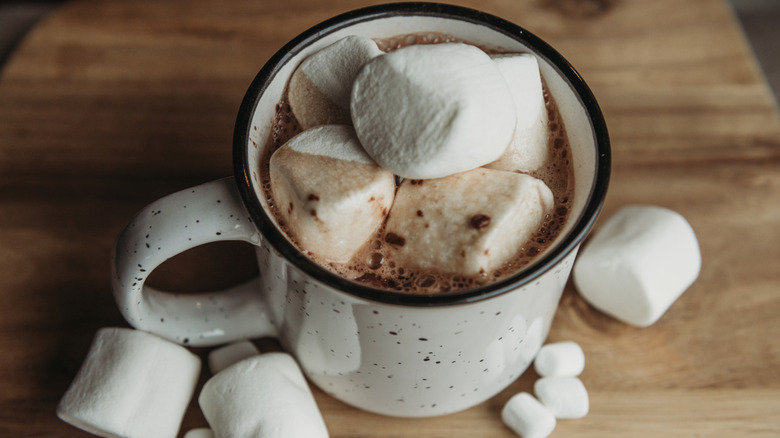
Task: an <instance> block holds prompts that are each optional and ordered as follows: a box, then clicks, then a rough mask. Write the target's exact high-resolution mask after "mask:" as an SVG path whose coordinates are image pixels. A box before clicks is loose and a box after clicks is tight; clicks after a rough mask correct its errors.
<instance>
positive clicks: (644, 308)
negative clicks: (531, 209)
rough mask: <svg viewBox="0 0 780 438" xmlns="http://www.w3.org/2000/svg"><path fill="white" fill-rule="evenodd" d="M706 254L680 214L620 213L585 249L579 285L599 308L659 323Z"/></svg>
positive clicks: (641, 208) (634, 209) (639, 209)
mask: <svg viewBox="0 0 780 438" xmlns="http://www.w3.org/2000/svg"><path fill="white" fill-rule="evenodd" d="M700 269H701V253H700V251H699V244H698V241H697V240H696V235H695V234H694V232H693V229H692V228H691V226H690V224H688V222H687V221H686V220H685V218H683V217H682V216H681V215H680V214H678V213H676V212H674V211H672V210H669V209H666V208H662V207H655V206H646V205H636V206H630V207H624V208H622V209H620V210H619V211H618V212H617V213H615V214H614V215H613V216H612V217H611V218H610V219H609V220H608V221H607V222H606V223H605V224H604V225H603V226H602V227H601V229H599V230H598V231H597V232H596V233H595V234H594V235H593V238H592V239H591V240H590V242H588V244H587V245H585V247H584V248H583V249H582V251H580V254H579V258H578V259H577V261H576V263H575V264H574V284H575V285H576V286H577V289H578V290H579V292H580V295H582V297H583V298H584V299H585V300H586V301H587V302H588V303H590V304H591V305H592V306H593V307H595V308H597V309H599V310H601V311H602V312H604V313H606V314H608V315H611V316H613V317H614V318H617V319H619V320H621V321H623V322H626V323H628V324H632V325H635V326H638V327H647V326H649V325H651V324H653V323H654V322H656V321H657V320H658V319H659V318H660V317H661V316H662V315H663V314H664V313H665V312H666V311H667V310H668V309H669V307H670V306H671V305H672V304H673V303H674V302H675V301H676V300H677V298H679V297H680V295H682V293H683V292H685V290H686V289H687V288H688V287H689V286H690V285H691V284H692V283H693V282H694V281H695V280H696V277H698V275H699V270H700Z"/></svg>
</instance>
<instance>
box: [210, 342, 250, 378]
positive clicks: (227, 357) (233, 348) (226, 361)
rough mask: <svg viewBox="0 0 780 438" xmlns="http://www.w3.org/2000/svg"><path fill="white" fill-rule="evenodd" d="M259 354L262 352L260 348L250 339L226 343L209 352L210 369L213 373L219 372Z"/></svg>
mask: <svg viewBox="0 0 780 438" xmlns="http://www.w3.org/2000/svg"><path fill="white" fill-rule="evenodd" d="M258 354H260V350H258V349H257V347H255V344H253V343H251V342H249V341H239V342H234V343H232V344H228V345H225V346H223V347H220V348H217V349H214V350H211V351H210V352H209V359H208V362H209V371H211V374H217V373H218V372H220V371H222V370H224V369H225V368H227V367H229V366H230V365H233V364H234V363H236V362H240V361H242V360H244V359H246V358H249V357H252V356H256V355H258Z"/></svg>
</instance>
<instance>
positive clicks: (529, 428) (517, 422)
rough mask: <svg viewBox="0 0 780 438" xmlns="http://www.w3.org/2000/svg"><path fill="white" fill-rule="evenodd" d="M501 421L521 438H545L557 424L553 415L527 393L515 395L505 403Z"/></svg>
mask: <svg viewBox="0 0 780 438" xmlns="http://www.w3.org/2000/svg"><path fill="white" fill-rule="evenodd" d="M501 419H502V420H503V421H504V424H506V426H507V427H508V428H510V429H512V431H513V432H515V433H516V434H518V435H520V436H521V437H522V438H546V437H548V436H549V435H550V434H551V433H552V431H553V429H555V424H556V423H557V421H556V419H555V415H553V413H552V412H550V410H549V409H547V408H546V407H545V406H544V405H543V404H542V403H541V402H539V400H537V399H536V398H534V396H532V395H531V394H529V393H527V392H521V393H519V394H515V395H514V396H512V398H510V399H509V401H508V402H506V404H505V405H504V408H503V409H502V410H501Z"/></svg>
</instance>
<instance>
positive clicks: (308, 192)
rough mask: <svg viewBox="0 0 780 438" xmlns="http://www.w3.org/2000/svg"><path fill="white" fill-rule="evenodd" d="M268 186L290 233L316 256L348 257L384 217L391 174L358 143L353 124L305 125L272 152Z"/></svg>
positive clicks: (390, 198) (392, 192) (340, 259)
mask: <svg viewBox="0 0 780 438" xmlns="http://www.w3.org/2000/svg"><path fill="white" fill-rule="evenodd" d="M270 176H271V189H272V191H273V194H274V199H275V201H276V203H277V208H278V211H279V213H280V215H281V216H282V218H283V219H284V222H285V225H286V227H287V230H288V231H289V234H291V235H292V236H293V238H294V239H296V240H297V241H298V243H299V244H300V245H301V246H302V247H303V248H306V249H307V250H308V251H309V252H311V253H313V254H314V255H316V256H319V257H322V258H324V259H326V260H327V261H332V262H347V261H349V259H350V258H351V257H352V255H353V254H354V253H355V251H357V250H358V249H359V248H360V247H361V246H362V245H363V244H364V243H365V242H366V241H368V239H369V238H371V237H372V236H373V235H374V233H375V231H376V230H377V229H378V228H379V226H380V225H381V224H382V221H384V218H385V215H386V214H387V211H388V210H389V209H390V205H391V204H392V203H393V197H394V196H395V178H394V176H393V174H392V173H390V172H388V171H387V170H384V169H382V168H381V167H379V166H378V165H377V164H376V163H374V161H373V160H371V157H369V156H368V155H367V154H366V153H365V151H363V149H362V148H361V147H360V143H358V140H357V137H355V132H354V130H353V129H352V128H351V127H349V126H345V125H327V126H320V127H317V128H313V129H310V130H307V131H304V132H302V133H300V134H298V135H296V136H295V137H293V138H292V139H290V141H288V142H287V143H286V144H285V145H284V146H282V147H281V148H279V149H278V150H277V151H276V152H274V154H273V156H272V157H271V161H270Z"/></svg>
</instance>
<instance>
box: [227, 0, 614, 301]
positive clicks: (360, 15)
mask: <svg viewBox="0 0 780 438" xmlns="http://www.w3.org/2000/svg"><path fill="white" fill-rule="evenodd" d="M399 15H409V16H435V17H441V18H452V19H458V20H461V21H467V22H472V23H475V24H480V25H483V26H486V27H489V28H491V29H492V30H494V31H497V32H499V33H502V34H505V35H507V36H509V37H510V38H513V39H515V40H517V41H519V42H521V43H524V44H525V45H528V46H530V47H533V48H534V49H535V50H536V51H537V54H539V55H541V56H543V57H545V58H546V59H547V60H548V61H549V62H550V64H551V65H552V66H553V67H554V68H555V69H556V70H557V71H558V73H559V74H560V75H561V76H562V77H563V78H564V79H565V81H566V82H567V83H568V84H569V86H570V87H571V88H572V89H573V90H574V91H575V94H576V95H577V96H578V97H579V99H580V101H581V102H582V105H583V106H584V108H585V109H586V111H587V113H588V115H589V119H590V122H591V128H592V129H593V134H594V138H595V141H596V146H597V149H598V153H597V154H596V174H595V181H594V182H593V186H592V188H591V191H590V194H589V199H588V200H587V203H586V206H585V209H584V211H583V212H582V214H581V215H580V217H579V218H578V219H577V222H576V223H575V224H574V226H573V227H572V229H571V230H570V231H569V232H568V234H567V235H566V236H564V239H563V241H561V242H559V243H558V244H557V245H556V246H554V247H552V248H551V249H550V250H548V251H547V253H545V254H544V255H543V257H541V258H540V259H538V260H535V261H534V262H533V264H532V265H531V266H529V267H528V268H526V269H524V270H522V271H520V272H518V273H516V274H513V275H510V276H508V277H506V278H504V279H501V280H499V281H496V282H493V283H489V284H487V285H484V286H480V287H476V288H472V289H463V290H459V291H456V292H447V293H437V294H412V293H404V292H396V291H389V290H385V289H378V288H374V287H371V286H368V285H364V284H360V283H357V282H353V281H350V280H347V279H345V278H343V277H340V276H338V275H336V274H334V273H332V272H330V271H328V270H326V269H324V268H322V267H320V266H319V265H318V264H316V263H315V262H313V261H312V260H310V259H309V258H308V257H307V256H306V255H305V254H303V253H301V252H300V250H298V248H296V247H295V246H294V245H293V244H292V243H290V241H289V240H288V239H287V238H286V237H285V236H284V235H283V233H282V232H281V231H280V230H279V229H278V228H277V227H276V226H275V225H274V221H273V220H272V219H271V218H270V217H269V214H268V212H266V210H265V209H264V208H263V206H262V203H261V202H260V200H259V199H258V198H257V195H256V193H255V190H254V188H253V185H252V182H251V175H252V172H253V167H254V166H256V163H252V162H250V160H249V151H248V147H247V145H248V144H249V135H250V130H251V122H252V119H253V117H254V112H255V108H256V105H257V103H258V101H259V99H260V97H261V96H262V95H263V93H264V92H265V89H266V87H267V84H268V83H269V82H270V81H271V80H273V78H274V77H275V76H276V74H277V73H278V71H279V69H280V68H281V67H282V66H284V65H285V64H286V63H287V62H288V61H289V60H290V59H291V58H292V57H293V56H295V55H296V54H297V53H298V52H299V51H300V50H301V49H302V48H304V47H306V46H308V45H309V44H310V43H311V42H313V41H315V40H318V39H320V38H321V37H322V36H324V35H328V34H330V33H333V32H335V31H338V30H340V29H342V28H344V27H347V26H351V25H354V24H356V23H360V22H364V21H369V20H374V19H378V18H386V17H392V16H399ZM610 161H611V157H610V143H609V136H608V132H607V126H606V123H605V121H604V117H603V114H602V113H601V109H600V107H599V105H598V103H597V102H596V99H595V97H594V96H593V93H592V92H591V90H590V88H589V87H588V86H587V85H586V84H585V81H584V80H583V79H582V77H581V76H580V75H579V73H578V72H577V71H576V70H575V69H574V68H573V67H572V66H571V65H570V64H569V62H568V61H566V60H565V59H564V58H563V56H561V55H560V54H559V53H558V52H557V51H556V50H555V49H553V48H552V47H551V46H550V45H548V44H547V43H545V42H544V41H542V40H541V39H540V38H539V37H537V36H535V35H534V34H532V33H531V32H529V31H527V30H525V29H524V28H522V27H520V26H518V25H516V24H514V23H511V22H509V21H506V20H504V19H502V18H499V17H496V16H494V15H491V14H488V13H485V12H481V11H477V10H474V9H470V8H465V7H461V6H454V5H449V4H441V3H425V2H409V3H390V4H382V5H376V6H369V7H365V8H360V9H356V10H353V11H350V12H346V13H343V14H341V15H338V16H335V17H333V18H330V19H328V20H326V21H323V22H321V23H319V24H317V25H315V26H313V27H311V28H310V29H308V30H306V31H304V32H303V33H301V34H300V35H298V36H297V37H295V38H294V39H292V40H291V41H290V42H288V43H287V44H285V45H284V46H283V47H282V48H281V49H280V50H279V51H277V52H276V53H275V54H274V55H273V56H272V57H271V58H270V59H269V60H268V61H267V62H266V63H265V65H264V66H263V67H262V68H261V69H260V71H259V72H258V73H257V75H256V76H255V78H254V80H253V81H252V83H251V84H250V86H249V88H248V90H247V92H246V94H245V95H244V99H243V101H242V102H241V106H240V107H239V111H238V116H237V118H236V125H235V130H234V134H233V167H234V174H235V180H236V184H237V185H238V191H239V193H240V194H241V198H242V199H243V202H244V205H245V207H246V209H247V211H248V212H249V214H250V216H251V218H252V220H253V221H254V222H255V225H256V226H257V228H258V229H259V231H260V232H261V233H262V235H263V238H264V240H265V241H266V242H267V243H269V244H270V245H271V246H273V247H274V248H275V249H276V250H277V251H278V252H279V253H280V254H281V255H282V256H283V257H284V258H286V259H287V260H288V261H289V262H290V263H293V264H294V265H296V266H297V267H298V268H300V269H301V270H303V271H304V272H305V273H306V274H307V275H309V276H311V277H312V278H313V279H316V280H318V281H320V282H321V283H323V284H325V285H327V286H329V287H332V288H334V289H337V290H339V291H342V292H343V293H346V294H348V295H352V296H355V297H359V298H362V299H366V300H370V301H375V302H381V303H386V304H396V305H406V306H414V307H430V306H444V305H454V304H464V303H470V302H475V301H481V300H484V299H488V298H491V297H495V296H497V295H502V294H504V293H507V292H510V291H513V290H515V289H518V288H520V287H522V286H524V285H527V284H529V283H531V282H533V281H534V280H535V279H536V278H537V277H539V276H540V275H542V274H544V273H545V272H548V271H549V270H550V269H551V268H553V267H554V266H555V265H557V264H558V263H559V262H560V261H561V260H562V259H563V258H564V257H566V256H567V255H568V254H569V253H570V252H571V251H573V250H574V249H575V248H576V247H577V245H579V244H580V243H581V242H582V241H583V240H584V238H585V237H586V236H587V234H588V232H589V231H590V229H591V228H592V227H593V224H594V223H595V221H596V218H597V217H598V214H599V212H600V211H601V207H602V206H603V203H604V199H605V198H606V192H607V187H608V185H609V176H610Z"/></svg>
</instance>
